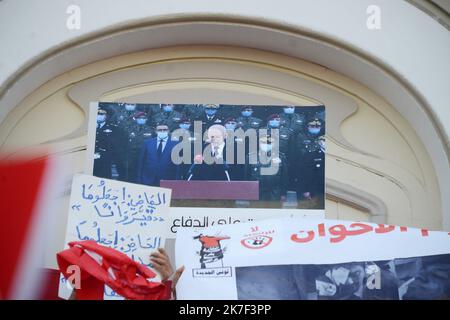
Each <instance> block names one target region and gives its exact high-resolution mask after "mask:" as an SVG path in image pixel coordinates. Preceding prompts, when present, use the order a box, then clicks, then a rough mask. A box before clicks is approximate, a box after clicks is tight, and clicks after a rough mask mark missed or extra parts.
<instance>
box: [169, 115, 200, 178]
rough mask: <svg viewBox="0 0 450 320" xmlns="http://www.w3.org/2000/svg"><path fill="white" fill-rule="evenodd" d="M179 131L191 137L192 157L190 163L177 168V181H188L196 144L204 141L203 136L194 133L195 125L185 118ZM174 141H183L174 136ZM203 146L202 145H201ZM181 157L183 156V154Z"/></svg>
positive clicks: (172, 138) (179, 126) (180, 124)
mask: <svg viewBox="0 0 450 320" xmlns="http://www.w3.org/2000/svg"><path fill="white" fill-rule="evenodd" d="M178 129H179V130H182V131H183V132H184V133H185V135H187V136H189V142H190V145H191V155H190V159H189V162H188V163H182V164H180V165H178V166H177V180H187V179H188V172H189V169H190V168H191V165H192V164H193V163H194V144H195V143H196V142H197V143H198V141H202V136H201V134H200V133H197V132H194V130H193V125H192V122H191V120H189V119H188V118H186V117H184V118H182V119H181V121H180V123H179V125H178ZM171 140H172V141H176V142H178V141H181V140H180V139H179V138H178V137H175V136H172V137H171ZM201 145H202V144H201ZM180 156H183V154H182V153H181V154H180Z"/></svg>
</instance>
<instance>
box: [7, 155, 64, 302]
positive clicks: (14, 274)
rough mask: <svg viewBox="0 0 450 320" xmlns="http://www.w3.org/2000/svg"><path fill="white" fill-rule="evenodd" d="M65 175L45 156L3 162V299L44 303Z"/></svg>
mask: <svg viewBox="0 0 450 320" xmlns="http://www.w3.org/2000/svg"><path fill="white" fill-rule="evenodd" d="M0 158H2V157H1V156H0ZM60 170H61V164H60V162H59V161H58V162H57V161H56V159H55V158H52V157H48V156H46V155H44V156H42V155H36V154H27V155H24V154H21V155H19V156H17V155H16V156H9V157H8V158H7V159H6V157H5V155H3V158H2V159H0V252H1V254H2V259H1V263H0V299H36V298H39V294H40V290H41V288H42V286H41V285H42V284H43V283H44V281H45V279H43V276H42V271H41V270H42V269H41V268H42V266H43V257H44V249H45V243H46V240H47V239H48V236H49V235H51V231H52V230H51V224H52V221H53V220H54V215H53V214H54V204H55V202H56V201H54V200H55V198H56V196H55V195H56V194H57V193H58V192H61V191H60V190H59V189H58V188H57V187H58V186H59V185H60V184H61V175H60V174H59V173H60Z"/></svg>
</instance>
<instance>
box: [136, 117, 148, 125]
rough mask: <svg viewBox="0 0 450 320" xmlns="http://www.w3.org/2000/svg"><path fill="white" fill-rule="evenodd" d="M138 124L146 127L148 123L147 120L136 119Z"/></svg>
mask: <svg viewBox="0 0 450 320" xmlns="http://www.w3.org/2000/svg"><path fill="white" fill-rule="evenodd" d="M136 123H137V124H139V125H144V124H146V123H147V119H142V118H139V119H136Z"/></svg>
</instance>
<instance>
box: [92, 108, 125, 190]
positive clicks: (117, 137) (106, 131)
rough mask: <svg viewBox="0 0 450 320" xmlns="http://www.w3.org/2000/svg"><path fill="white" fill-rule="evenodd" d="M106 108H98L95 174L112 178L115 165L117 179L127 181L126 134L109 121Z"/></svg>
mask: <svg viewBox="0 0 450 320" xmlns="http://www.w3.org/2000/svg"><path fill="white" fill-rule="evenodd" d="M109 116H110V115H108V113H107V111H106V110H105V109H101V108H99V109H98V114H97V130H96V135H95V151H94V172H93V174H94V176H96V177H101V178H106V179H112V178H113V165H114V167H115V169H116V170H115V171H116V172H117V175H118V176H117V179H118V180H122V181H125V180H126V172H125V168H124V159H123V148H124V147H126V143H127V140H126V134H125V132H124V131H123V130H122V129H121V128H119V127H118V126H117V125H114V124H110V123H108V117H109Z"/></svg>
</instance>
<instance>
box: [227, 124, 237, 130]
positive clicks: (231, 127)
mask: <svg viewBox="0 0 450 320" xmlns="http://www.w3.org/2000/svg"><path fill="white" fill-rule="evenodd" d="M225 129H227V130H234V129H236V124H234V123H226V124H225Z"/></svg>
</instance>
